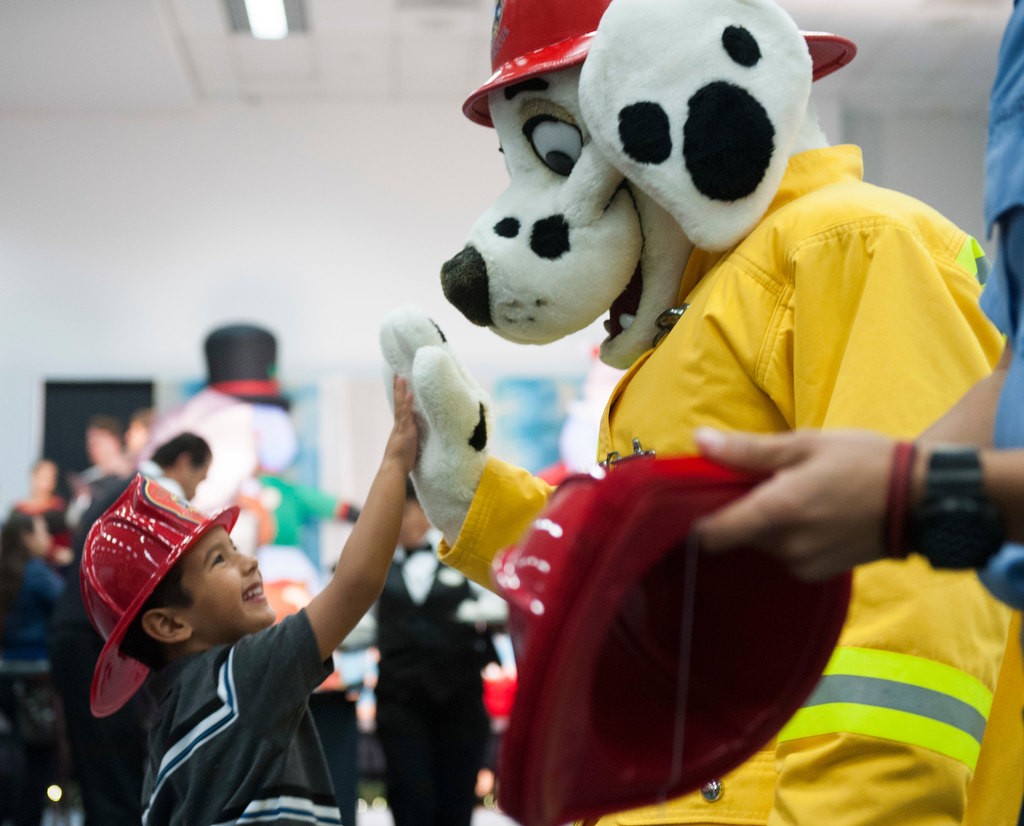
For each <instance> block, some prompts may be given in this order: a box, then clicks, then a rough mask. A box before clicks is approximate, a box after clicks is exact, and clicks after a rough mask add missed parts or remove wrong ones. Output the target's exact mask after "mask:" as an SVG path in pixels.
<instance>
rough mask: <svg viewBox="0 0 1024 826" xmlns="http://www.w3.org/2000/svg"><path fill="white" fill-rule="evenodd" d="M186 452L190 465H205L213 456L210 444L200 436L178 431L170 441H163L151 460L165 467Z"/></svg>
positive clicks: (195, 466)
mask: <svg viewBox="0 0 1024 826" xmlns="http://www.w3.org/2000/svg"><path fill="white" fill-rule="evenodd" d="M183 453H186V454H188V459H189V462H190V463H191V465H192V467H194V468H197V467H199V466H200V465H205V464H206V463H207V462H209V461H210V459H211V458H212V457H213V452H212V451H211V450H210V445H209V444H208V443H207V441H206V439H204V438H203V437H202V436H197V435H196V434H195V433H187V432H186V433H179V434H178V435H177V436H175V437H174V438H173V439H171V440H170V441H167V442H164V443H163V444H162V445H160V447H158V448H157V449H156V451H154V453H153V457H152V458H153V461H154V462H155V463H156V464H158V465H160V467H161V468H163V469H165V470H166V469H167V468H169V467H170V466H171V465H173V464H174V463H175V462H176V461H178V457H179V456H181V454H183Z"/></svg>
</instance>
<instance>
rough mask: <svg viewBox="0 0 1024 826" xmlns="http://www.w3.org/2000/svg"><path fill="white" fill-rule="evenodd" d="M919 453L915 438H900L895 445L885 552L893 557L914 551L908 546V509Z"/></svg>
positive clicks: (903, 557) (886, 521)
mask: <svg viewBox="0 0 1024 826" xmlns="http://www.w3.org/2000/svg"><path fill="white" fill-rule="evenodd" d="M916 453H917V446H916V445H915V444H914V443H913V442H897V443H896V444H895V445H894V446H893V449H892V465H891V466H890V468H889V490H888V492H887V494H886V502H885V553H886V556H888V557H890V558H892V559H905V558H906V556H907V554H908V553H909V552H910V548H909V547H908V546H907V511H908V509H909V507H910V487H911V483H912V481H913V477H914V456H915V455H916Z"/></svg>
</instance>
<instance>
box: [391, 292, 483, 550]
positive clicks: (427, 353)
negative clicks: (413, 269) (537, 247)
mask: <svg viewBox="0 0 1024 826" xmlns="http://www.w3.org/2000/svg"><path fill="white" fill-rule="evenodd" d="M380 345H381V351H382V353H383V355H384V359H385V362H386V363H387V367H388V371H389V373H390V375H398V376H401V377H402V378H404V379H405V380H406V381H407V382H408V383H409V386H410V387H411V388H412V392H413V397H414V402H413V404H414V407H415V410H416V413H417V415H418V416H419V422H420V446H421V447H420V458H419V460H418V461H417V463H416V468H415V469H414V470H413V473H412V477H413V483H414V485H415V487H416V492H417V495H418V496H419V499H420V504H422V505H423V509H424V511H426V514H427V516H428V517H429V518H430V521H431V523H432V524H433V525H434V526H435V527H437V528H438V529H439V530H440V531H441V532H442V533H443V534H444V535H445V538H446V539H448V540H449V541H450V542H454V541H455V539H456V537H458V535H459V531H460V530H461V529H462V523H463V522H464V521H465V519H466V514H467V513H468V512H469V505H470V502H472V500H473V494H474V493H475V492H476V488H477V485H478V484H479V483H480V477H481V476H482V475H483V471H484V465H485V464H486V463H487V435H488V428H489V425H488V419H489V409H490V400H489V399H488V397H487V394H486V393H485V392H484V391H483V388H481V387H480V385H479V384H477V382H476V381H475V380H474V379H473V377H472V376H471V375H470V374H469V373H468V372H467V371H466V370H465V368H463V366H462V365H461V364H460V363H459V361H458V359H457V358H456V357H455V354H454V353H453V352H452V349H451V347H450V346H449V345H448V341H447V339H445V337H444V333H442V332H441V329H440V328H439V327H438V326H437V325H436V324H435V323H434V322H433V320H432V319H431V318H430V317H429V316H428V315H426V314H425V313H424V312H423V311H421V310H419V309H418V308H415V307H403V308H401V309H398V310H395V311H394V312H393V313H391V315H389V316H388V317H387V319H385V321H384V324H383V326H382V327H381V333H380ZM389 379H390V376H389ZM386 386H387V388H388V394H389V401H390V392H391V382H390V380H388V381H387V382H386Z"/></svg>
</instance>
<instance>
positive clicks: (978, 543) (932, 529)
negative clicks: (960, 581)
mask: <svg viewBox="0 0 1024 826" xmlns="http://www.w3.org/2000/svg"><path fill="white" fill-rule="evenodd" d="M916 521H917V524H918V526H919V530H918V541H917V542H916V543H915V544H916V546H917V549H918V551H920V552H921V553H922V554H924V555H925V556H926V557H928V560H929V561H930V562H931V563H932V565H934V566H935V567H936V568H980V567H981V566H983V565H984V564H985V562H987V561H988V559H989V558H990V557H991V556H992V555H993V554H994V553H995V552H996V551H998V550H999V548H1000V546H1001V545H1002V544H1003V527H1002V523H1001V522H1000V519H999V513H998V511H997V510H996V508H995V507H994V506H993V505H992V504H991V503H990V502H988V501H986V500H980V501H979V500H978V499H975V498H972V497H967V496H945V497H942V498H938V499H935V500H933V501H931V502H926V503H925V504H924V505H923V506H922V508H921V509H920V511H919V514H918V516H917V519H916Z"/></svg>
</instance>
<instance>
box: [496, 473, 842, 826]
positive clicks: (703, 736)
mask: <svg viewBox="0 0 1024 826" xmlns="http://www.w3.org/2000/svg"><path fill="white" fill-rule="evenodd" d="M756 481H757V479H756V478H755V477H751V476H748V475H741V474H738V473H735V472H733V471H730V470H726V469H723V468H721V467H719V466H717V465H713V464H711V463H709V462H706V461H704V460H702V459H697V458H682V459H651V458H644V459H628V460H626V461H623V462H622V463H620V464H619V465H618V466H617V467H615V468H614V469H613V470H611V471H609V472H608V473H607V474H606V475H604V476H603V477H602V476H575V477H571V478H570V479H568V480H567V481H566V482H563V483H562V485H561V487H559V489H558V490H557V491H556V493H555V494H554V496H553V497H552V499H551V501H550V503H549V506H548V507H547V508H546V509H545V511H544V512H543V513H542V514H541V516H540V517H539V518H538V519H537V520H536V521H535V522H534V525H533V528H532V529H531V531H530V533H528V534H527V536H526V538H525V539H524V540H523V542H522V543H521V544H520V545H518V546H517V547H515V548H513V549H511V550H509V551H507V552H505V553H503V554H502V555H500V556H499V557H498V559H497V560H496V561H495V566H494V577H495V582H496V584H497V586H498V589H499V591H500V592H501V593H502V594H503V595H504V596H505V598H506V599H507V600H508V602H509V623H510V630H511V634H512V639H513V645H514V647H515V651H516V656H517V663H518V666H519V684H518V688H517V694H516V699H515V703H514V705H513V707H512V713H511V716H510V719H509V726H508V729H507V731H506V733H505V735H504V737H503V742H502V749H501V755H500V759H499V763H498V773H499V783H500V789H501V796H500V797H501V799H500V802H501V806H502V808H503V809H504V810H505V811H506V812H508V814H509V815H510V816H512V817H513V818H515V819H516V820H517V821H519V822H521V823H524V824H527V826H554V824H557V823H564V822H567V821H570V820H576V819H581V818H591V817H599V816H601V815H603V814H608V813H609V812H614V811H622V810H624V809H628V808H632V807H635V806H641V805H645V804H650V803H655V802H657V801H659V800H665V799H669V798H672V797H675V796H678V795H681V794H685V793H687V792H690V791H692V790H694V789H696V788H698V787H700V786H701V785H703V784H705V783H707V782H709V781H711V780H713V779H716V778H717V777H719V776H721V775H722V774H723V773H725V772H727V771H729V770H731V769H733V768H735V767H736V766H738V765H739V764H740V763H742V762H743V761H744V760H746V759H747V758H748V757H750V756H751V755H752V754H753V753H754V752H755V751H756V750H757V749H758V748H760V747H762V746H764V745H765V744H766V743H767V742H768V741H769V740H770V739H771V738H772V737H773V736H774V735H775V734H776V733H777V732H778V731H779V730H780V729H781V728H782V727H783V725H784V724H785V723H786V722H787V720H789V718H790V717H791V716H792V715H793V713H794V712H795V711H796V710H797V709H798V708H799V707H800V705H801V704H802V703H803V702H804V700H806V699H807V697H808V696H809V695H810V693H811V691H812V690H813V688H814V686H815V685H816V683H817V682H818V680H819V679H820V677H821V673H822V671H823V670H824V667H825V665H826V663H827V661H828V659H829V657H830V655H831V654H832V651H833V649H834V647H835V644H836V640H837V639H838V637H839V631H840V629H841V627H842V624H843V621H844V619H845V617H846V609H847V605H848V603H849V598H850V575H849V574H845V575H843V576H840V577H837V578H835V579H833V580H830V581H828V582H824V583H813V584H811V583H805V582H801V581H798V580H797V579H795V578H793V577H792V576H791V575H790V574H789V573H788V572H787V570H786V569H785V568H784V567H783V566H782V565H781V564H780V563H778V562H777V561H776V560H775V559H774V558H772V557H770V556H769V555H767V554H763V553H759V552H757V551H753V550H737V551H734V552H730V553H727V554H722V555H714V556H711V555H703V554H701V553H700V552H699V550H698V549H697V548H696V546H695V543H694V542H692V541H691V538H690V528H691V526H692V525H693V523H694V521H695V520H696V519H697V518H699V517H700V516H702V515H704V514H707V513H709V512H710V511H712V510H714V509H716V508H718V507H720V506H721V505H723V504H725V503H727V502H729V501H730V500H732V499H734V498H735V497H737V496H739V495H740V494H742V493H744V492H746V491H748V490H749V489H750V488H751V487H752V485H753V484H754V483H755V482H756Z"/></svg>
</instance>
